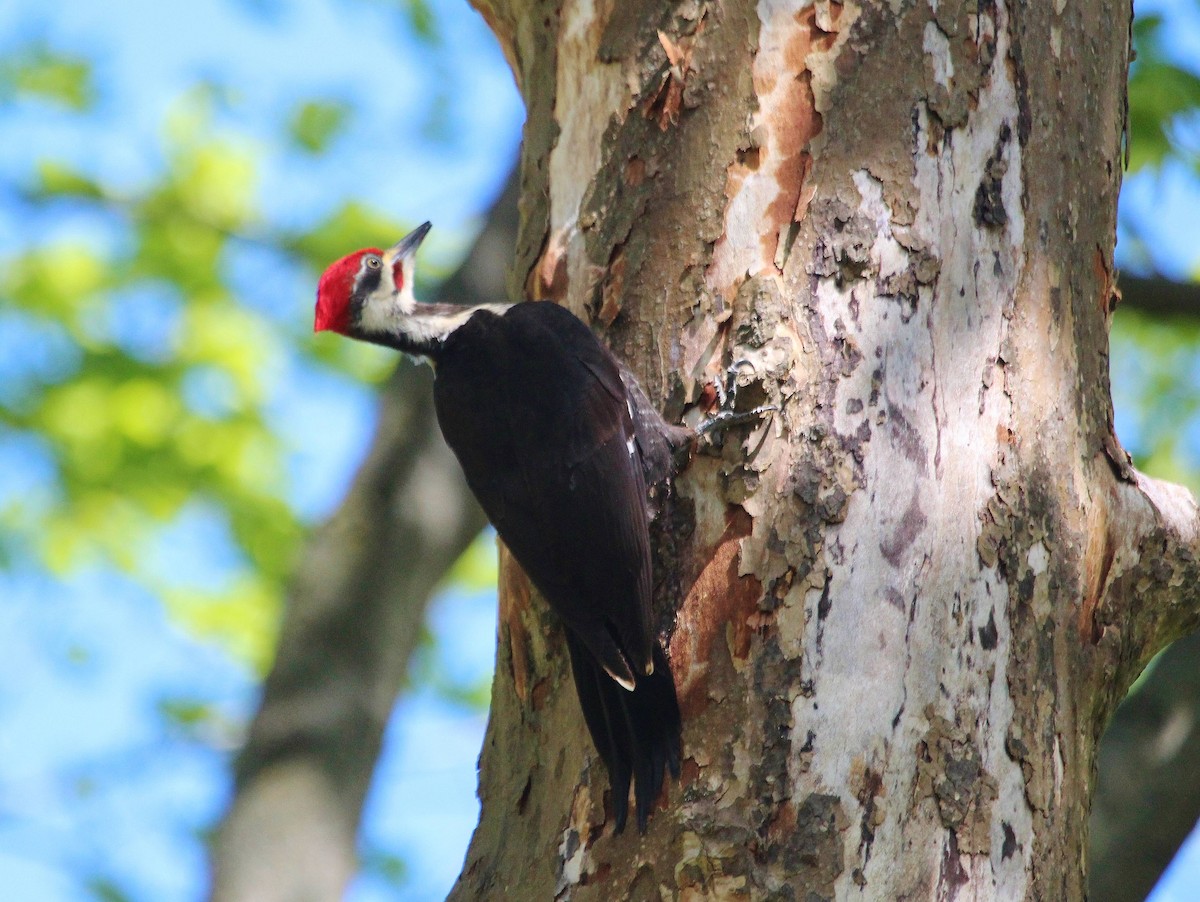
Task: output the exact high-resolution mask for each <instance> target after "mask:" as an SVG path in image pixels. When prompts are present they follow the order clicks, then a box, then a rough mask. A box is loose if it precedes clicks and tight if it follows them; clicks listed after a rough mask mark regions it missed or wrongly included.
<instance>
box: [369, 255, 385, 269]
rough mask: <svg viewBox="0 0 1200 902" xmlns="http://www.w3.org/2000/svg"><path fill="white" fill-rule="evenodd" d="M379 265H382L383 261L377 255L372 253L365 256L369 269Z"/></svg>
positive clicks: (377, 267)
mask: <svg viewBox="0 0 1200 902" xmlns="http://www.w3.org/2000/svg"><path fill="white" fill-rule="evenodd" d="M381 266H383V261H382V260H380V259H379V258H378V257H376V256H374V255H372V256H370V257H367V267H368V268H369V269H379V267H381Z"/></svg>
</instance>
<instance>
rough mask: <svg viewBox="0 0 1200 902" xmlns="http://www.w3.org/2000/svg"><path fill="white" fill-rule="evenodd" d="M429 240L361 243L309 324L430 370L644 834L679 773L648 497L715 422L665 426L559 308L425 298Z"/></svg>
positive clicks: (477, 482) (446, 417)
mask: <svg viewBox="0 0 1200 902" xmlns="http://www.w3.org/2000/svg"><path fill="white" fill-rule="evenodd" d="M429 229H430V225H429V223H424V224H423V225H421V226H419V227H418V228H417V229H415V230H414V231H413V232H412V233H410V234H409V235H407V236H405V237H404V238H403V239H401V240H400V241H399V242H398V243H397V244H396V245H394V246H393V247H392V248H390V249H389V250H387V251H381V250H379V249H377V248H367V249H365V250H361V251H356V252H355V253H353V254H349V255H347V256H345V257H343V258H341V259H340V260H337V261H335V262H334V263H333V264H331V265H330V266H329V267H328V268H327V269H326V270H325V273H324V274H323V275H322V276H321V280H320V283H319V285H318V288H317V304H316V315H315V320H314V328H315V329H316V330H317V331H321V330H326V329H329V330H333V331H335V332H340V333H342V334H343V335H348V336H350V337H352V338H357V339H361V340H363V341H370V342H374V343H376V344H381V345H385V346H387V347H391V348H395V349H397V350H399V351H403V352H405V353H408V354H414V355H417V356H421V357H426V358H428V359H430V360H431V361H432V362H433V364H434V369H435V372H436V374H437V375H436V377H435V379H434V404H435V408H436V410H437V417H438V422H439V424H440V425H441V427H442V432H443V434H444V435H445V437H446V442H447V443H448V444H449V445H450V447H451V449H453V451H454V453H455V454H456V455H457V457H458V460H459V463H461V464H462V468H463V472H464V473H465V475H466V478H467V483H468V484H469V485H470V487H471V490H472V491H473V492H474V493H475V497H476V498H478V499H479V502H480V504H481V505H482V506H483V509H484V511H486V513H487V515H488V517H489V518H490V519H491V521H492V524H493V525H494V526H495V527H496V531H497V532H498V533H499V534H500V537H501V538H502V539H503V540H504V542H505V544H506V545H507V546H508V547H509V549H510V550H511V551H512V553H513V556H514V557H516V559H517V560H518V561H519V562H520V564H521V566H522V568H524V570H525V572H526V573H527V574H528V575H529V578H530V579H531V580H532V581H533V584H534V585H535V586H537V588H538V590H539V591H540V592H541V594H542V595H543V596H545V598H546V600H547V601H548V602H549V603H550V606H551V607H552V608H553V609H554V611H555V612H556V613H557V614H558V616H559V617H560V618H561V620H562V622H563V626H564V628H565V631H566V643H567V650H568V652H569V654H570V659H571V670H572V673H573V674H574V677H575V688H576V690H577V691H578V695H579V702H580V705H581V707H582V709H583V715H584V720H585V721H586V722H587V726H588V730H589V731H590V732H591V735H592V739H593V741H594V742H595V743H596V748H597V750H598V751H599V752H600V756H601V758H603V759H604V763H605V764H606V765H607V767H608V771H609V775H610V778H611V781H612V790H613V794H612V803H613V813H614V817H615V820H616V826H617V829H618V830H621V829H623V828H624V826H625V822H626V819H627V817H628V809H629V787H630V784H631V783H632V784H633V789H634V798H635V804H636V811H637V820H638V825H639V827H641V828H642V829H643V830H644V829H645V827H646V822H647V819H648V818H649V816H650V809H651V807H652V806H653V804H654V801H655V799H656V798H657V797H658V794H659V792H660V790H661V789H662V784H663V780H664V778H665V774H666V773H667V772H670V773H671V774H672V775H674V776H676V777H678V775H679V765H680V754H681V750H680V734H681V732H682V727H681V723H680V714H679V702H678V699H677V697H676V694H675V681H674V678H673V676H672V674H671V667H670V663H669V661H668V660H667V656H666V653H665V652H664V650H663V648H662V645H661V644H660V643H659V640H658V637H657V636H656V635H655V631H654V625H653V621H652V617H651V589H652V574H651V565H650V538H649V521H650V517H651V499H650V498H648V496H647V491H646V489H647V486H648V485H650V486H656V485H658V484H659V483H660V482H662V481H663V480H665V479H667V478H668V477H669V476H670V475H671V473H672V471H673V470H674V464H675V461H676V458H677V452H679V451H680V450H682V449H683V448H684V447H685V446H687V445H689V443H690V441H691V440H692V439H693V438H695V437H696V436H697V435H698V434H700V432H701V431H703V430H704V429H706V428H708V427H701V430H691V429H686V428H684V427H681V426H671V425H669V424H667V423H666V422H665V421H664V420H663V418H662V417H661V416H660V415H659V414H658V411H656V410H655V409H654V407H653V405H651V403H650V401H649V399H648V398H647V397H646V395H645V392H643V391H642V389H641V386H639V385H638V383H637V380H636V379H635V378H634V377H633V374H632V373H630V372H629V371H628V370H627V369H625V368H623V367H622V366H621V365H620V364H619V363H618V362H617V360H616V358H614V357H613V356H612V354H610V353H609V351H608V350H607V349H606V348H605V347H604V346H603V345H602V344H600V342H599V341H598V340H597V339H596V337H595V335H593V334H592V332H591V330H590V329H589V328H588V327H587V326H586V325H584V324H583V323H582V322H581V321H580V320H578V319H577V318H576V317H575V316H574V315H572V314H571V313H570V312H568V311H567V310H565V309H563V308H562V307H559V306H557V305H555V304H549V303H523V304H515V305H505V304H485V305H481V306H478V307H460V306H455V305H449V304H421V303H418V302H417V301H416V299H415V298H414V297H413V292H412V282H413V259H414V256H415V254H416V250H417V248H418V247H419V246H420V244H421V241H422V240H423V239H424V237H425V235H426V234H428V232H429ZM710 422H712V423H716V422H717V420H716V419H714V420H713V421H710ZM661 498H662V494H661V493H657V494H656V496H655V499H654V505H655V506H657V504H658V503H659V502H660V501H661Z"/></svg>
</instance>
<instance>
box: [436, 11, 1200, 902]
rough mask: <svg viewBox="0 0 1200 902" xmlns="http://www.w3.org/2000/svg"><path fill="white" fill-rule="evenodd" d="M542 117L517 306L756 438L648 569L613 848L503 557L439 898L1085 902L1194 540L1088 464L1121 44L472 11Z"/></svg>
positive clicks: (1094, 25)
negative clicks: (1134, 724)
mask: <svg viewBox="0 0 1200 902" xmlns="http://www.w3.org/2000/svg"><path fill="white" fill-rule="evenodd" d="M477 5H478V7H479V8H480V10H481V11H482V13H483V14H484V16H485V18H486V19H487V20H488V22H489V23H490V24H491V25H492V26H493V28H494V30H495V31H496V33H497V35H498V36H499V37H500V40H501V42H502V44H503V46H504V47H505V51H506V54H507V55H508V58H509V60H510V62H511V63H512V65H513V68H514V72H515V74H516V77H517V81H518V84H519V86H520V88H521V90H522V93H523V94H524V96H525V99H526V105H527V110H528V113H529V119H528V123H527V125H526V132H525V145H524V154H523V157H522V165H521V181H522V185H521V191H522V222H521V229H520V233H519V239H518V247H517V255H516V261H517V266H516V270H515V277H514V284H513V287H514V290H520V291H522V292H523V293H525V294H526V295H528V296H529V297H531V298H534V299H539V300H540V299H546V300H552V301H556V302H560V303H564V304H566V305H568V306H569V307H570V308H571V309H572V310H574V311H575V312H577V313H579V314H580V315H582V316H584V317H586V318H590V319H591V320H593V322H594V323H595V324H596V325H597V327H598V328H600V329H601V331H602V332H603V333H604V334H605V335H606V337H607V340H608V341H609V342H610V343H611V344H612V346H613V347H614V349H616V350H617V351H618V352H619V353H620V354H621V355H622V356H623V357H624V358H625V359H626V360H627V361H628V362H629V363H630V365H631V366H632V367H633V368H634V370H635V371H636V372H638V373H639V374H640V376H641V377H642V379H643V383H644V385H645V386H646V388H647V390H648V391H649V392H650V394H651V395H652V396H653V397H657V398H658V399H660V400H661V402H662V405H663V407H664V409H665V410H666V411H667V412H668V414H669V415H678V414H679V413H680V412H681V411H682V410H684V409H685V408H691V407H692V406H694V404H695V402H697V401H698V400H700V399H702V398H703V397H704V395H705V386H706V384H708V383H710V382H712V381H714V380H716V379H718V378H720V377H721V376H722V374H723V372H724V371H725V370H726V368H728V367H730V366H731V365H734V364H736V369H737V372H738V373H739V378H738V381H739V384H740V394H739V397H740V398H741V399H742V401H743V403H745V404H752V403H760V402H762V401H767V402H770V403H772V404H775V405H776V406H777V407H778V411H777V413H776V414H775V416H774V418H773V420H772V421H771V422H770V423H768V424H765V425H764V426H762V427H761V428H759V429H757V430H754V431H753V432H752V433H750V434H746V433H745V432H743V433H740V434H734V435H730V436H729V437H728V438H727V440H726V442H725V445H724V448H723V449H722V452H721V453H720V454H717V455H711V456H704V457H701V458H699V459H697V460H695V461H694V462H693V464H692V466H691V468H690V469H689V471H688V472H687V473H686V474H685V476H684V477H682V478H681V479H680V480H679V481H678V483H677V484H676V486H675V493H674V503H673V505H672V506H671V510H670V511H669V512H668V514H667V515H666V516H665V518H664V519H665V521H666V522H665V523H663V524H660V527H659V531H658V533H657V535H656V537H655V538H656V545H657V561H656V566H657V571H656V572H657V575H658V579H659V591H658V593H657V594H658V596H659V601H660V603H661V622H662V625H663V628H664V631H665V633H666V634H667V635H668V636H669V639H670V653H671V657H672V665H673V668H674V670H675V673H676V675H677V680H678V683H679V690H680V697H681V702H682V706H683V710H684V717H685V733H684V746H685V748H684V752H685V763H684V774H683V779H682V781H681V785H679V786H676V787H673V788H672V789H671V790H670V792H669V798H668V800H667V801H666V802H665V803H664V805H663V807H662V809H661V810H660V811H658V813H657V814H656V816H655V817H654V818H653V820H652V822H651V826H650V830H649V833H648V834H647V835H646V836H645V837H644V838H643V837H639V836H637V835H634V834H633V833H632V831H630V832H627V833H625V834H623V835H620V836H614V835H613V834H612V831H611V830H608V829H605V828H606V825H607V813H606V812H607V811H608V810H609V803H608V800H607V799H606V798H605V795H604V790H605V789H606V787H607V785H608V782H607V777H606V775H605V774H604V773H603V767H602V765H600V764H599V760H598V757H597V756H596V754H595V751H594V750H593V749H592V748H591V747H590V746H589V744H588V742H587V739H586V734H585V731H584V728H583V724H582V719H581V718H580V716H579V714H578V710H577V706H576V703H575V700H574V698H573V697H572V692H573V690H572V689H571V686H570V681H569V679H568V678H567V669H566V666H565V657H564V654H563V649H562V643H561V640H560V637H559V633H558V630H557V627H556V625H555V624H554V623H553V622H552V620H551V618H550V617H549V615H548V614H547V613H546V610H545V607H544V605H542V604H541V603H540V602H539V601H537V600H536V599H535V598H533V597H531V591H530V589H529V586H528V583H527V581H526V580H525V579H524V577H523V576H522V574H521V573H520V571H519V568H518V567H517V566H516V565H515V564H514V563H513V562H512V561H511V560H509V559H508V558H507V557H504V556H502V563H501V629H500V644H499V650H498V655H497V673H496V680H495V684H494V689H493V702H492V704H493V708H492V717H491V721H490V724H489V728H488V734H487V738H486V740H485V744H484V751H483V756H482V759H481V778H480V780H481V782H480V797H481V800H482V802H483V811H482V816H481V821H480V825H479V827H478V829H477V831H476V834H475V836H474V839H473V841H472V844H471V848H470V850H469V852H468V856H467V862H466V865H465V867H464V870H463V873H462V875H461V876H460V879H459V883H458V885H457V886H456V888H455V891H454V893H453V895H452V897H453V898H458V899H477V898H497V899H499V898H522V899H525V898H528V899H537V898H575V899H611V898H637V899H641V898H649V897H655V898H658V897H660V896H661V897H678V898H700V897H720V898H725V897H730V898H754V899H758V898H778V899H793V898H795V899H798V898H803V899H824V898H829V899H832V898H838V899H851V898H858V899H917V898H930V899H933V898H936V899H955V898H974V899H1003V900H1013V899H1064V900H1071V899H1079V898H1082V897H1083V896H1084V893H1085V885H1086V878H1085V867H1084V858H1085V850H1086V842H1087V823H1088V811H1089V807H1090V802H1091V795H1092V790H1093V784H1094V775H1095V768H1096V748H1097V743H1098V740H1099V736H1100V733H1101V731H1102V730H1103V727H1104V724H1105V723H1106V721H1107V719H1108V716H1109V714H1110V713H1111V711H1112V709H1113V707H1114V706H1115V704H1116V702H1117V701H1118V700H1119V699H1120V698H1121V697H1122V695H1123V694H1124V691H1125V689H1126V688H1127V687H1128V685H1129V683H1130V681H1131V680H1132V679H1133V678H1134V677H1135V676H1136V674H1137V673H1138V672H1139V670H1140V668H1141V667H1142V666H1143V664H1144V663H1145V662H1146V661H1147V660H1148V659H1149V657H1150V656H1151V655H1152V654H1153V653H1154V652H1155V651H1156V650H1157V649H1159V648H1161V647H1162V646H1163V645H1164V644H1166V643H1167V642H1168V641H1170V640H1171V639H1173V638H1175V637H1177V636H1179V635H1182V634H1184V633H1185V632H1187V631H1190V630H1191V629H1193V628H1194V627H1195V626H1196V625H1197V620H1198V615H1197V611H1198V610H1200V604H1198V601H1200V599H1198V598H1197V591H1196V589H1195V588H1194V587H1195V586H1196V585H1197V579H1196V577H1197V575H1198V573H1197V570H1198V568H1197V564H1196V551H1197V534H1198V530H1197V509H1196V505H1195V503H1194V501H1193V499H1192V498H1191V496H1190V495H1189V494H1188V493H1187V492H1186V491H1184V490H1182V489H1180V488H1178V487H1176V486H1171V485H1168V484H1164V483H1159V482H1156V481H1154V480H1150V479H1147V478H1146V477H1144V476H1142V475H1141V474H1139V473H1137V472H1136V471H1135V470H1134V469H1133V468H1132V466H1131V464H1130V462H1129V460H1128V458H1127V456H1126V455H1125V454H1124V452H1123V451H1122V449H1121V448H1120V446H1119V444H1118V443H1117V441H1116V438H1115V436H1114V435H1113V433H1112V410H1111V400H1110V393H1109V388H1108V357H1107V355H1108V327H1109V321H1110V317H1111V313H1112V309H1113V306H1114V304H1115V297H1116V295H1115V290H1114V279H1115V276H1114V267H1113V261H1112V248H1113V242H1114V235H1115V215H1116V199H1117V192H1118V187H1119V180H1120V172H1121V158H1122V153H1121V141H1122V133H1123V127H1124V121H1123V116H1124V108H1125V93H1124V90H1125V88H1124V86H1125V76H1126V70H1127V65H1128V53H1129V48H1128V43H1127V40H1126V35H1127V31H1128V25H1129V17H1130V9H1129V7H1128V5H1127V4H1124V3H1111V2H1104V0H1084V2H1081V3H1079V4H1075V5H1071V6H1064V5H1063V4H1040V5H1039V4H1034V5H1031V6H1024V5H1021V6H1014V5H1011V4H1009V3H1003V2H991V0H988V2H982V3H978V4H965V3H956V2H949V3H948V2H945V0H943V2H941V3H938V4H933V5H932V6H934V7H936V9H934V8H931V5H927V4H912V5H895V6H894V7H893V6H888V5H882V4H865V5H861V6H860V5H856V4H850V3H846V4H841V3H836V2H830V0H817V2H815V3H811V4H801V3H798V2H785V0H761V2H759V3H757V4H750V3H747V2H741V3H736V2H735V3H726V4H719V5H718V4H707V3H703V2H700V0H683V2H680V3H678V4H675V5H673V6H671V7H665V8H664V7H662V6H660V5H656V4H613V3H611V2H605V0H477Z"/></svg>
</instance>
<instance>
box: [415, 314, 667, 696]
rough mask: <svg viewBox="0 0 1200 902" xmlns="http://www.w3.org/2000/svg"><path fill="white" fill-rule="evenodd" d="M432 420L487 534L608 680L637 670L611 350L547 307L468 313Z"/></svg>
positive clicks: (631, 523)
mask: <svg viewBox="0 0 1200 902" xmlns="http://www.w3.org/2000/svg"><path fill="white" fill-rule="evenodd" d="M435 386H436V387H435V400H436V402H437V411H438V420H439V422H440V424H441V426H442V431H443V433H444V435H445V436H446V440H447V442H448V444H449V445H450V447H451V448H452V449H453V450H454V452H455V454H456V455H457V456H458V459H459V462H460V463H461V464H462V467H463V471H464V473H465V475H466V477H467V482H468V484H469V485H470V486H471V489H472V491H473V492H474V493H475V495H476V497H477V498H478V499H479V502H480V504H481V505H482V506H483V508H484V510H485V511H486V512H487V514H488V517H489V518H490V519H491V521H492V523H493V525H494V526H495V527H496V531H497V532H498V533H499V534H500V537H501V538H502V539H504V541H505V544H507V545H508V547H509V549H510V550H511V551H512V553H513V555H514V556H515V557H516V559H517V560H518V561H519V562H520V564H521V566H522V567H523V568H524V569H525V571H526V573H527V574H528V575H529V577H530V579H532V581H533V583H534V584H535V585H536V586H537V587H538V589H539V590H540V591H541V592H542V594H543V595H545V596H546V600H547V601H548V602H549V603H550V604H551V606H552V607H553V608H554V609H555V610H556V611H557V612H558V614H559V615H560V616H561V617H562V618H563V619H564V620H565V621H566V622H567V624H568V625H569V626H570V627H571V628H572V629H573V630H574V632H575V634H576V636H578V637H579V639H580V640H582V642H583V643H584V644H585V645H586V646H587V647H588V648H589V649H590V650H591V651H592V653H593V654H594V655H596V657H597V658H598V659H599V661H600V663H601V664H602V665H603V666H604V668H605V669H606V670H608V671H609V673H610V674H612V675H613V676H614V677H616V678H618V679H619V680H620V681H622V682H628V683H629V684H630V685H632V682H633V675H634V672H638V673H645V672H646V670H647V669H648V668H649V667H650V665H651V660H652V659H651V655H652V650H653V646H654V640H653V635H652V628H651V618H650V592H651V573H650V552H649V539H648V534H647V529H648V526H647V520H646V510H645V484H644V481H643V478H642V471H641V464H640V461H639V459H638V453H637V443H636V441H635V436H634V424H633V420H632V412H631V405H630V404H629V402H628V397H627V395H626V392H625V387H624V384H623V383H622V381H621V378H620V373H619V370H618V369H617V366H616V363H615V361H614V360H613V358H612V356H611V355H610V354H609V353H608V351H606V350H605V349H604V347H603V346H602V345H600V343H599V342H598V341H597V340H596V338H595V336H594V335H593V334H592V333H591V331H590V330H589V329H588V328H587V326H585V325H584V324H583V323H582V322H580V321H579V320H578V319H576V318H575V317H574V316H573V315H571V314H570V313H569V312H568V311H566V310H563V309H562V308H559V307H557V306H555V305H553V304H518V305H516V306H514V307H513V308H511V309H510V310H509V311H508V312H506V313H505V314H503V315H494V314H490V313H486V312H481V313H478V314H476V315H474V316H473V317H472V318H471V320H470V321H468V323H467V324H465V325H464V326H462V327H461V328H460V329H459V330H457V331H456V333H455V335H454V337H453V339H452V340H450V341H448V342H447V346H446V348H445V350H444V351H443V354H442V357H441V358H440V359H439V362H438V369H437V380H436V383H435Z"/></svg>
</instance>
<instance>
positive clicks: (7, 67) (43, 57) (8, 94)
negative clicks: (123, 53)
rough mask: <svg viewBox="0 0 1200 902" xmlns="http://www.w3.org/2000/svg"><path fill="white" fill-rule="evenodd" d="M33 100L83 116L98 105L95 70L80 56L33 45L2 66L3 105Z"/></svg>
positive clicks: (0, 86)
mask: <svg viewBox="0 0 1200 902" xmlns="http://www.w3.org/2000/svg"><path fill="white" fill-rule="evenodd" d="M13 98H33V99H36V100H43V101H47V102H49V103H52V104H55V105H57V106H62V107H66V108H67V109H69V110H73V111H75V112H82V111H83V110H86V109H88V108H90V107H91V106H92V104H93V103H95V101H96V91H95V87H94V86H93V84H92V66H91V63H89V62H88V61H87V60H85V59H84V58H82V57H79V56H73V55H70V54H66V53H60V52H57V51H54V50H51V49H50V48H49V47H48V46H46V45H45V44H34V45H32V46H30V47H26V48H24V49H23V50H20V51H18V52H17V53H15V54H13V55H12V56H10V57H9V58H8V59H7V60H5V61H4V62H0V101H2V100H11V99H13Z"/></svg>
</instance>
